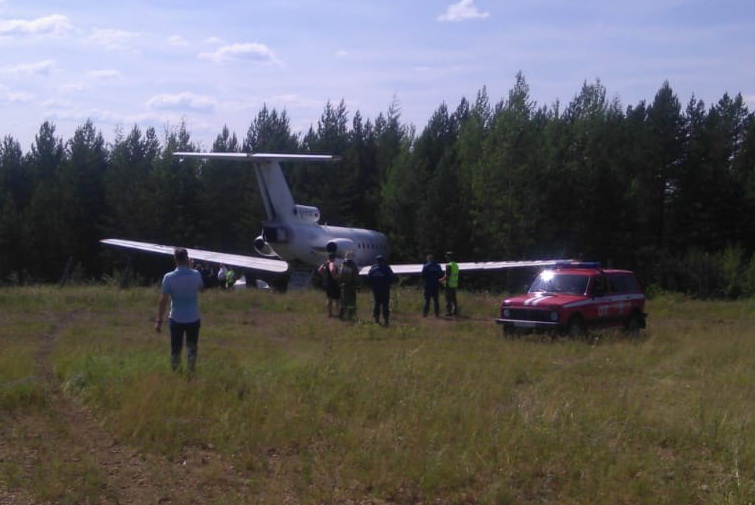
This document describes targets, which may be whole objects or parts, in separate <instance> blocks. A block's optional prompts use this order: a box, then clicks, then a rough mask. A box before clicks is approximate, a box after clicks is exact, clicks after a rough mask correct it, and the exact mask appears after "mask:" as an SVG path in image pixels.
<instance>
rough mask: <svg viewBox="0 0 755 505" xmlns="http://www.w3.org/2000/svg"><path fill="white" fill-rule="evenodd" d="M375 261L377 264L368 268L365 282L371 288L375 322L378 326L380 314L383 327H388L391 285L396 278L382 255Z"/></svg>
mask: <svg viewBox="0 0 755 505" xmlns="http://www.w3.org/2000/svg"><path fill="white" fill-rule="evenodd" d="M375 261H376V262H377V263H375V264H374V265H372V267H370V271H369V273H368V274H367V280H368V281H369V283H370V285H371V286H372V297H373V300H374V302H375V304H374V307H373V309H372V316H373V317H374V318H375V322H376V323H377V324H380V314H381V313H382V314H383V320H384V321H385V325H386V326H388V320H389V319H390V308H389V304H390V301H391V284H393V283H394V282H395V281H396V280H397V279H398V278H397V277H396V274H394V273H393V270H392V269H391V267H390V266H388V262H387V261H386V259H385V258H384V257H383V256H382V255H378V256H376V257H375Z"/></svg>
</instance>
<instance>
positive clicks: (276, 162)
mask: <svg viewBox="0 0 755 505" xmlns="http://www.w3.org/2000/svg"><path fill="white" fill-rule="evenodd" d="M173 155H174V156H178V157H180V158H205V159H226V160H239V161H251V162H252V163H254V169H255V170H254V172H255V174H256V176H257V183H258V184H259V188H260V193H261V194H262V200H263V201H264V203H265V211H266V212H267V218H268V220H270V221H278V222H284V221H287V220H288V219H289V218H290V216H293V215H294V212H295V205H296V204H295V203H294V197H293V195H291V190H290V188H289V186H288V182H286V179H285V177H283V171H282V170H281V166H280V163H281V162H287V161H290V162H297V161H298V162H302V161H303V162H323V161H338V160H339V159H340V158H339V157H338V156H330V155H324V154H323V155H321V154H276V153H197V152H176V153H173ZM318 217H319V216H318Z"/></svg>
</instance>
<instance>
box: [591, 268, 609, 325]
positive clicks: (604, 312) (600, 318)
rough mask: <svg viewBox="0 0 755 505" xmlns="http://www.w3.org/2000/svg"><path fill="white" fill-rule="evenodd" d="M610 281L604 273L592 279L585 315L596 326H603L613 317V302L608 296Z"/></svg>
mask: <svg viewBox="0 0 755 505" xmlns="http://www.w3.org/2000/svg"><path fill="white" fill-rule="evenodd" d="M608 295H609V293H608V281H607V279H606V276H605V275H604V274H599V275H596V276H594V277H592V278H591V279H590V301H591V303H590V304H589V305H588V309H587V310H586V312H585V316H586V317H587V318H588V319H589V320H590V322H591V324H593V325H595V326H602V325H603V324H605V323H606V322H608V321H609V320H610V318H611V310H610V309H611V303H610V297H609V296H608Z"/></svg>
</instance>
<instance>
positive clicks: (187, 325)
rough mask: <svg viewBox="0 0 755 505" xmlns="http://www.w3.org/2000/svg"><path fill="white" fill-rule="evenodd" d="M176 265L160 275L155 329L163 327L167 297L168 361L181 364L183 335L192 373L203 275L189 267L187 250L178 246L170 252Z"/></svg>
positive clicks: (175, 367)
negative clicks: (160, 281) (162, 275)
mask: <svg viewBox="0 0 755 505" xmlns="http://www.w3.org/2000/svg"><path fill="white" fill-rule="evenodd" d="M173 259H174V260H175V262H176V269H175V270H173V271H172V272H168V273H167V274H165V276H164V277H163V283H162V288H161V295H160V301H159V303H158V307H157V320H156V321H155V331H156V332H157V333H160V332H161V331H162V324H163V316H164V315H165V309H166V308H167V306H168V300H169V299H170V314H169V316H168V317H169V325H170V364H171V367H172V368H173V371H176V370H178V368H179V366H180V365H181V350H182V349H183V344H184V337H185V338H186V360H187V364H188V367H189V373H194V369H195V367H196V363H197V344H198V341H199V327H200V315H199V291H200V290H201V289H202V288H203V284H202V275H201V274H200V273H199V272H197V271H196V270H192V269H191V268H189V253H188V252H187V251H186V249H183V248H177V249H176V250H175V251H174V253H173Z"/></svg>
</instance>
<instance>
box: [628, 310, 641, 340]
mask: <svg viewBox="0 0 755 505" xmlns="http://www.w3.org/2000/svg"><path fill="white" fill-rule="evenodd" d="M640 328H642V320H641V319H640V315H639V314H638V313H637V312H632V315H631V316H629V319H628V320H627V322H626V324H625V325H624V329H625V331H626V332H627V333H628V334H629V335H632V336H635V335H637V334H638V333H639V332H640Z"/></svg>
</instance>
